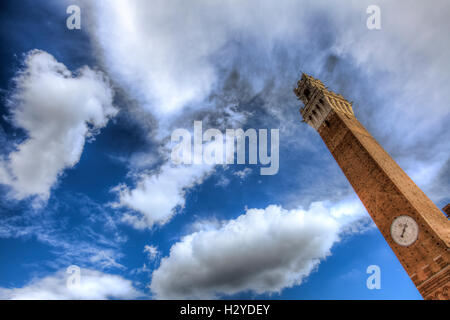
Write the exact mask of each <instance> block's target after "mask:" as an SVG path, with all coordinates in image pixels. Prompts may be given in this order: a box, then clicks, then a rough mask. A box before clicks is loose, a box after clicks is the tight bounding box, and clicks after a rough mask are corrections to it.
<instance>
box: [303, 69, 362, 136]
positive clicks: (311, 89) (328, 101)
mask: <svg viewBox="0 0 450 320" xmlns="http://www.w3.org/2000/svg"><path fill="white" fill-rule="evenodd" d="M294 93H295V95H296V96H297V98H298V99H299V100H301V101H302V102H303V103H304V105H305V106H304V107H303V108H300V114H301V115H302V117H303V121H304V122H306V123H308V124H309V125H310V126H312V127H313V128H314V129H316V130H318V129H319V127H320V126H321V125H322V124H323V122H324V120H325V118H326V117H327V115H328V113H329V112H330V111H331V110H334V111H336V112H340V113H343V114H346V115H347V116H350V117H354V116H355V115H354V113H353V108H352V103H350V102H348V101H347V100H345V98H344V97H343V96H342V95H340V94H337V93H334V92H333V91H330V90H328V88H327V87H325V85H324V84H323V82H322V81H320V80H318V79H315V78H314V77H312V76H310V75H307V74H306V73H303V74H302V78H301V79H300V80H299V81H298V82H297V88H295V89H294Z"/></svg>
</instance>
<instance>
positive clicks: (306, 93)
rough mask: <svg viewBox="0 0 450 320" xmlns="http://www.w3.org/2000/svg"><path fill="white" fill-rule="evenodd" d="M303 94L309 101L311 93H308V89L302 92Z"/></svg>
mask: <svg viewBox="0 0 450 320" xmlns="http://www.w3.org/2000/svg"><path fill="white" fill-rule="evenodd" d="M303 94H304V95H305V97H306V99H309V96H310V95H311V91H309V89H305V90H304V91H303Z"/></svg>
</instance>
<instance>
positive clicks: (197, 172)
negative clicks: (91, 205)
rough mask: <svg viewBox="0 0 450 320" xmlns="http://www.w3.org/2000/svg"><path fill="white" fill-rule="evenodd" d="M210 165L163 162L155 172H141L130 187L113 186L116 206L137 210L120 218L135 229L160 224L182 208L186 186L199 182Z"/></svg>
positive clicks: (187, 187)
mask: <svg viewBox="0 0 450 320" xmlns="http://www.w3.org/2000/svg"><path fill="white" fill-rule="evenodd" d="M213 167H214V166H212V165H192V166H173V165H171V164H170V163H166V164H164V165H163V166H162V167H161V168H160V170H159V171H158V172H157V173H142V174H141V175H140V176H139V178H138V181H137V185H136V187H135V188H134V189H130V188H129V187H127V186H125V185H121V186H119V187H116V188H115V191H117V192H118V195H119V201H118V203H116V204H115V206H118V207H127V208H129V209H132V210H134V211H135V212H137V213H138V215H135V214H134V213H131V214H130V213H129V214H126V215H125V216H124V221H126V222H128V223H130V224H131V225H133V226H134V227H135V228H137V229H144V228H152V227H153V226H154V225H164V224H166V223H167V222H169V220H170V219H171V218H172V217H173V216H174V215H175V214H176V209H177V207H178V208H183V207H184V204H185V194H186V190H187V189H189V188H192V187H193V186H195V185H197V184H199V183H201V182H202V181H203V179H204V178H205V177H206V176H207V175H209V174H210V173H211V172H212V168H213Z"/></svg>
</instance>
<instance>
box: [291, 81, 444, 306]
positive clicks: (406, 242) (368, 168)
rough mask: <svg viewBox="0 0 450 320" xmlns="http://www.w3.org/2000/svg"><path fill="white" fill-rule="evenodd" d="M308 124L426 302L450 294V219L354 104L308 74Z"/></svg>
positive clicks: (304, 88)
mask: <svg viewBox="0 0 450 320" xmlns="http://www.w3.org/2000/svg"><path fill="white" fill-rule="evenodd" d="M297 85H298V87H297V88H295V89H294V92H295V94H296V95H297V97H298V98H299V100H301V101H302V102H303V103H304V104H305V106H304V107H303V108H301V109H300V113H301V115H302V117H303V121H304V122H306V123H307V124H309V125H310V126H311V127H313V128H314V129H315V130H317V132H318V133H319V134H320V136H321V137H322V139H323V141H324V142H325V144H326V146H327V147H328V149H329V150H330V152H331V154H332V155H333V157H334V159H335V160H336V161H337V163H338V165H339V166H340V167H341V169H342V171H343V172H344V174H345V176H346V177H347V179H348V181H349V182H350V184H351V185H352V187H353V189H354V190H355V192H356V193H357V194H358V196H359V198H360V200H361V201H362V203H363V204H364V206H365V207H366V209H367V211H368V212H369V214H370V216H371V217H372V219H373V221H374V222H375V224H376V225H377V227H378V229H379V230H380V231H381V233H382V234H383V236H384V238H385V239H386V241H387V242H388V243H389V246H390V247H391V249H392V250H393V251H394V253H395V254H396V256H397V258H398V259H399V260H400V262H401V263H402V265H403V267H404V268H405V270H406V272H407V273H408V275H409V276H410V278H411V280H412V281H413V282H414V284H415V285H416V287H417V289H418V290H419V292H420V293H421V295H422V296H423V297H424V299H447V300H448V299H449V296H450V264H449V262H450V250H449V246H450V221H449V220H448V219H447V218H446V216H445V215H444V214H443V213H442V212H441V211H440V210H439V208H438V207H437V206H436V205H435V204H434V203H433V202H432V201H431V200H430V199H429V198H428V197H427V196H426V195H425V194H424V193H423V192H422V190H420V189H419V187H417V185H416V184H415V183H414V182H413V181H412V180H411V179H410V178H409V177H408V175H406V173H405V172H404V171H403V170H402V169H401V168H400V167H399V166H398V164H397V163H396V162H395V161H394V160H393V159H392V158H391V157H390V156H389V154H388V153H387V152H386V151H385V150H384V149H383V148H382V147H381V146H380V145H379V144H378V142H377V141H376V140H375V139H374V138H373V137H372V136H371V135H370V133H369V132H368V131H367V130H366V129H365V128H364V127H363V126H362V125H361V123H360V122H359V121H358V120H357V119H356V118H355V115H354V113H353V109H352V104H351V103H349V102H348V101H347V100H345V99H344V98H343V97H342V96H341V95H339V94H336V93H334V92H331V91H329V90H328V89H327V88H326V87H325V86H324V84H323V83H322V82H321V81H319V80H317V79H314V78H313V77H311V76H309V75H306V74H303V75H302V78H301V80H299V81H298V83H297Z"/></svg>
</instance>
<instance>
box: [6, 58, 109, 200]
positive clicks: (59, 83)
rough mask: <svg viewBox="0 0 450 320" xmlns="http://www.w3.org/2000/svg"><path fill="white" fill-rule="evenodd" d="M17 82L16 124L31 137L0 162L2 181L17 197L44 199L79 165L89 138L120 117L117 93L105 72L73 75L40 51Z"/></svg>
mask: <svg viewBox="0 0 450 320" xmlns="http://www.w3.org/2000/svg"><path fill="white" fill-rule="evenodd" d="M14 82H15V84H16V89H15V91H14V93H13V94H12V96H11V97H10V101H9V107H10V110H11V114H12V121H13V124H14V125H15V126H17V127H18V128H21V129H23V130H24V131H25V132H26V134H27V138H26V140H25V141H23V142H22V143H20V144H19V145H17V147H16V150H15V151H13V152H12V153H10V154H9V156H8V157H7V159H4V160H0V183H3V184H7V185H9V186H11V187H12V189H13V196H14V197H15V198H18V199H22V198H25V197H28V196H30V195H38V196H39V197H41V198H42V199H43V200H46V199H47V198H48V197H49V194H50V189H51V188H52V186H53V185H54V184H55V182H56V181H57V179H58V176H59V175H60V174H61V173H62V171H63V170H64V169H65V168H70V167H73V166H74V165H75V164H76V163H77V162H78V161H79V159H80V156H81V153H82V151H83V147H84V144H85V141H86V138H90V137H93V136H94V135H95V133H96V132H97V131H98V130H99V129H100V128H102V127H104V126H106V124H107V123H108V120H109V118H110V117H113V116H114V115H115V114H116V113H117V110H116V109H115V108H114V107H113V105H112V99H113V92H112V90H111V87H110V85H109V83H108V81H107V80H106V78H105V77H104V76H103V74H102V73H100V72H97V71H94V70H91V69H90V68H89V67H83V68H81V69H80V70H78V71H77V72H76V73H72V72H71V71H70V70H68V69H67V68H66V66H64V65H63V64H62V63H59V62H58V61H56V60H55V58H54V57H53V56H52V55H50V54H48V53H46V52H44V51H40V50H33V51H30V52H29V53H28V55H27V57H26V59H25V68H24V70H22V71H21V72H19V74H18V75H17V77H16V78H15V79H14Z"/></svg>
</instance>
